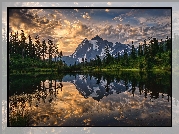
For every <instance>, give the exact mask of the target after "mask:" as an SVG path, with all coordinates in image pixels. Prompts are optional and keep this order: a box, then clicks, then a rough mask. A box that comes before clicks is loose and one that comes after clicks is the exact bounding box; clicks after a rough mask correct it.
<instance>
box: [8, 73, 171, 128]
mask: <svg viewBox="0 0 179 134" xmlns="http://www.w3.org/2000/svg"><path fill="white" fill-rule="evenodd" d="M117 76H118V75H117ZM117 76H116V75H104V74H103V75H102V74H93V75H90V74H67V75H65V76H64V77H63V78H60V79H57V78H55V79H52V78H49V79H48V80H47V79H46V80H44V79H43V80H40V82H36V83H35V84H34V83H33V84H32V85H28V86H26V84H23V85H21V87H19V88H21V90H18V91H16V89H13V87H15V86H16V85H13V84H15V81H14V80H12V79H11V84H10V91H9V94H10V95H9V106H10V113H9V116H10V117H12V116H15V113H16V112H17V111H20V112H24V113H25V112H27V111H28V112H29V113H30V116H31V119H30V122H29V126H171V85H170V84H171V83H170V82H171V81H170V75H167V76H166V75H164V76H165V77H164V76H163V75H158V74H156V75H152V76H150V75H149V74H147V75H139V76H140V77H138V76H136V75H132V76H130V75H129V74H128V73H122V74H120V77H117ZM13 82H14V83H13ZM24 83H25V82H24ZM26 87H28V88H30V89H31V90H26ZM22 88H23V89H22ZM15 91H16V92H15Z"/></svg>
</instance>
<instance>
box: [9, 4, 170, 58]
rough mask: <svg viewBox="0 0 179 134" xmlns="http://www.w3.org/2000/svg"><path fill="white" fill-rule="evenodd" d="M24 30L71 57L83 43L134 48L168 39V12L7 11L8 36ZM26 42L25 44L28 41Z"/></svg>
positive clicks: (146, 10)
mask: <svg viewBox="0 0 179 134" xmlns="http://www.w3.org/2000/svg"><path fill="white" fill-rule="evenodd" d="M21 30H24V32H25V36H28V35H31V37H32V39H33V40H34V39H35V36H36V35H39V37H40V39H41V40H43V39H45V40H48V39H51V40H53V41H54V43H55V44H56V45H57V46H58V48H59V51H62V52H63V55H70V54H72V53H73V52H74V51H75V49H76V47H77V46H78V45H79V44H80V43H81V42H82V41H83V40H84V39H85V38H87V39H88V40H90V39H92V38H93V37H95V36H96V35H99V36H100V37H101V38H103V39H104V40H108V41H110V42H113V43H116V42H120V43H123V44H130V45H131V44H132V41H133V42H134V45H135V46H138V45H139V43H143V41H144V39H147V41H149V37H156V38H157V39H158V40H161V39H163V40H165V38H166V37H167V36H169V37H171V10H170V9H137V8H134V9H132V8H131V9H110V8H104V9H94V8H91V9H85V8H84V9H79V8H78V7H77V8H76V9H60V8H56V9H47V8H46V9H27V8H26V9H10V10H9V32H13V33H14V32H16V31H19V33H20V31H21ZM27 41H28V40H27Z"/></svg>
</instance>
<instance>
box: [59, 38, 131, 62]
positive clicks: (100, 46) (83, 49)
mask: <svg viewBox="0 0 179 134" xmlns="http://www.w3.org/2000/svg"><path fill="white" fill-rule="evenodd" d="M107 46H108V50H109V53H110V54H111V55H112V56H114V57H115V56H117V54H118V53H119V54H121V55H123V54H124V50H125V49H127V51H128V52H129V53H130V51H131V46H130V45H129V44H127V45H126V44H121V43H119V42H116V43H112V42H109V41H107V40H103V39H102V38H100V37H99V36H98V35H96V36H95V37H94V38H92V39H91V40H88V39H87V38H85V39H84V40H83V41H82V42H81V43H80V44H79V45H78V47H77V48H76V50H75V52H74V53H73V54H72V55H70V56H63V58H62V60H63V61H65V63H66V64H67V65H70V64H71V65H73V64H75V61H76V63H79V62H82V58H86V59H87V61H90V59H95V58H96V55H98V56H99V57H100V58H101V59H103V58H104V56H105V48H106V47H107Z"/></svg>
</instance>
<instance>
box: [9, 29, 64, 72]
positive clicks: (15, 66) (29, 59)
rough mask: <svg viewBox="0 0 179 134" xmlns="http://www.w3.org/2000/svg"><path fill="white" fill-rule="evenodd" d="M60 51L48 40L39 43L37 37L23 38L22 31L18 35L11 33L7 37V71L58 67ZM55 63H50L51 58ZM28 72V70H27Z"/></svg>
mask: <svg viewBox="0 0 179 134" xmlns="http://www.w3.org/2000/svg"><path fill="white" fill-rule="evenodd" d="M62 56H63V54H62V51H60V52H59V49H58V47H57V45H56V44H54V43H53V41H52V40H50V39H48V41H47V42H46V41H45V40H43V41H40V38H39V36H38V35H37V36H36V37H35V41H34V42H33V41H32V37H31V36H30V35H29V36H28V38H26V37H25V34H24V31H23V30H21V33H20V35H19V34H18V32H15V33H14V34H13V33H12V32H11V33H10V36H9V58H10V59H9V67H10V68H9V69H10V70H28V69H30V68H31V69H32V70H33V69H34V68H53V67H56V66H57V65H60V63H59V62H57V60H56V59H57V57H60V58H61V57H62ZM53 57H54V58H55V61H52V58H53ZM29 71H30V70H29Z"/></svg>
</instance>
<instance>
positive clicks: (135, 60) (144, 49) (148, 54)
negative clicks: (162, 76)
mask: <svg viewBox="0 0 179 134" xmlns="http://www.w3.org/2000/svg"><path fill="white" fill-rule="evenodd" d="M149 40H150V42H149V44H147V43H146V40H144V43H143V44H139V46H138V48H135V47H134V45H133V42H132V48H131V50H130V51H128V50H127V49H126V50H124V53H123V54H120V52H118V53H117V54H116V55H115V56H114V55H111V54H110V51H109V47H108V46H106V47H105V51H104V52H105V56H104V58H103V59H101V58H100V57H99V56H98V55H96V58H95V59H93V60H90V62H87V61H88V60H87V59H86V58H82V62H81V63H79V64H76V63H75V64H74V65H72V66H70V68H69V70H72V71H74V70H79V69H81V70H94V69H97V70H101V69H109V70H111V69H114V70H119V69H140V70H147V71H148V70H152V69H165V70H170V69H171V60H172V59H171V48H172V42H171V38H168V37H167V38H166V40H165V41H163V40H162V39H161V41H160V42H159V41H158V40H157V39H156V38H153V39H152V38H150V39H149Z"/></svg>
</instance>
